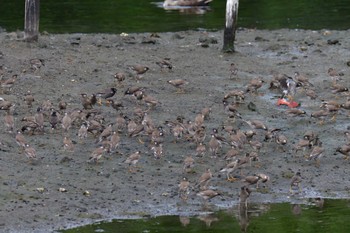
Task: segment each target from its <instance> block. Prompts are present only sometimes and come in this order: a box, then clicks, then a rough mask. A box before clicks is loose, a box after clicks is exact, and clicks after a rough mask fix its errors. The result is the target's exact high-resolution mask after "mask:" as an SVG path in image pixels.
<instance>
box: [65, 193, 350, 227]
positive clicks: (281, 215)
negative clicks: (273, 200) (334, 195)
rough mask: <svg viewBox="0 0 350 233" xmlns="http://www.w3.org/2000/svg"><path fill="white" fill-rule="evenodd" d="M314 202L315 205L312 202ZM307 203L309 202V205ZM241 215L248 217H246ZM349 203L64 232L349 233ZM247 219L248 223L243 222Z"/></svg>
mask: <svg viewBox="0 0 350 233" xmlns="http://www.w3.org/2000/svg"><path fill="white" fill-rule="evenodd" d="M313 203H314V202H313ZM309 204H310V203H309ZM244 216H247V218H245V217H244ZM349 217H350V208H349V201H348V200H329V199H327V200H325V201H324V205H323V206H320V205H317V204H315V203H314V205H299V204H289V203H282V204H263V205H249V207H248V211H247V215H244V214H243V215H241V216H239V211H238V209H237V208H235V209H231V210H227V211H220V212H217V213H214V214H209V215H201V216H196V217H179V216H160V217H156V218H149V219H125V220H114V221H112V222H106V223H98V224H93V225H88V226H84V227H80V228H76V229H71V230H67V231H63V232H65V233H92V232H105V233H109V232H123V233H131V232H148V233H152V232H158V233H162V232H222V233H225V232H230V233H233V232H241V230H242V231H244V230H246V232H251V233H252V232H259V233H264V232H269V233H274V232H276V233H277V232H278V233H280V232H284V233H291V232H303V233H305V232H318V233H323V232H335V233H338V232H350V222H349V221H348V220H349ZM246 220H247V221H246Z"/></svg>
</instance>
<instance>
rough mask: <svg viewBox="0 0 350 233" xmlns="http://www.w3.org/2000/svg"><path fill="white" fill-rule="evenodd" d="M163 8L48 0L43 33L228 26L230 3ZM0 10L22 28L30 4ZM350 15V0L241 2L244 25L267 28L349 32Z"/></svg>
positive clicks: (5, 20)
mask: <svg viewBox="0 0 350 233" xmlns="http://www.w3.org/2000/svg"><path fill="white" fill-rule="evenodd" d="M162 5H163V1H161V0H142V1H140V0H102V1H86V0H84V1H83V0H60V1H55V0H45V1H41V4H40V16H41V17H40V31H48V32H50V33H72V32H85V33H98V32H103V33H121V32H127V33H129V32H164V31H166V32H169V31H181V30H188V29H198V28H206V29H211V30H216V29H223V27H224V22H225V7H226V1H224V0H214V1H212V2H211V3H210V6H209V7H199V8H198V7H197V8H186V7H180V8H169V9H168V8H167V9H163V7H162ZM0 6H1V7H0V15H1V17H0V27H2V28H4V29H6V30H7V31H14V30H17V29H19V30H22V29H23V21H24V20H23V19H24V1H23V0H11V1H5V0H0ZM14 12H16V13H15V14H14ZM349 12H350V4H349V0H332V1H329V0H311V1H306V0H295V1H289V0H244V1H240V3H239V14H238V25H239V27H246V28H261V29H278V28H305V29H324V28H326V29H349V28H350V14H349Z"/></svg>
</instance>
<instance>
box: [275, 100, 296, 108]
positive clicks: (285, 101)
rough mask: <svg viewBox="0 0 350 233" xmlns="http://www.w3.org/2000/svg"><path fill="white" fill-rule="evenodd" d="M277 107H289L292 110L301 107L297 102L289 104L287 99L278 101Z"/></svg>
mask: <svg viewBox="0 0 350 233" xmlns="http://www.w3.org/2000/svg"><path fill="white" fill-rule="evenodd" d="M277 105H287V106H288V107H290V108H296V107H298V106H299V104H298V103H297V102H295V101H291V102H289V101H288V100H286V99H278V101H277Z"/></svg>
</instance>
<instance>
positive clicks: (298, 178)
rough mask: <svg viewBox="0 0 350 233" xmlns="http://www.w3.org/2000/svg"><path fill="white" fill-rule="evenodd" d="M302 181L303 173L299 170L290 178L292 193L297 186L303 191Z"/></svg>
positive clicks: (290, 190)
mask: <svg viewBox="0 0 350 233" xmlns="http://www.w3.org/2000/svg"><path fill="white" fill-rule="evenodd" d="M301 181H302V178H301V174H300V172H299V171H298V172H297V173H295V175H294V176H293V177H292V179H291V180H290V187H289V192H290V193H292V192H293V190H294V189H295V188H298V190H299V192H301V186H300V183H301Z"/></svg>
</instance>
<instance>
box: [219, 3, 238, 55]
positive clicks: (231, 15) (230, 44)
mask: <svg viewBox="0 0 350 233" xmlns="http://www.w3.org/2000/svg"><path fill="white" fill-rule="evenodd" d="M238 2H239V1H238V0H227V1H226V25H225V30H224V46H223V51H224V52H234V51H235V45H234V42H235V37H236V27H237V18H238Z"/></svg>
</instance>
